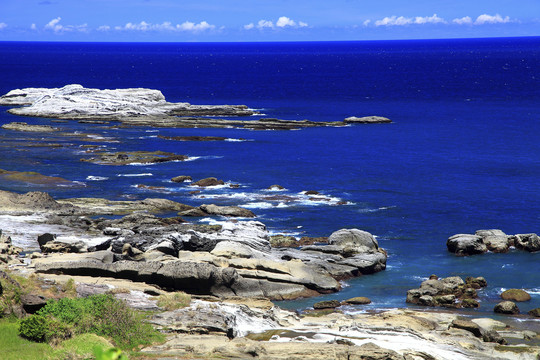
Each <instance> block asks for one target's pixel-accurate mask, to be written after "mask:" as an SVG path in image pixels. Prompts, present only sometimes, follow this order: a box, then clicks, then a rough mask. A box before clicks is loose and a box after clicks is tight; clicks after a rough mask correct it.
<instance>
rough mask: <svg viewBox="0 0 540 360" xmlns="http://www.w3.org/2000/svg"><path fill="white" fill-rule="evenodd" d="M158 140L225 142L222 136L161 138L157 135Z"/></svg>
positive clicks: (161, 136)
mask: <svg viewBox="0 0 540 360" xmlns="http://www.w3.org/2000/svg"><path fill="white" fill-rule="evenodd" d="M158 138H160V139H164V140H176V141H225V140H227V138H226V137H223V136H196V135H193V136H163V135H159V136H158Z"/></svg>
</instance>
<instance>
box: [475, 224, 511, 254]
mask: <svg viewBox="0 0 540 360" xmlns="http://www.w3.org/2000/svg"><path fill="white" fill-rule="evenodd" d="M475 235H477V236H480V237H481V238H482V242H483V243H484V244H485V245H486V247H487V249H488V250H489V251H492V252H495V253H505V252H508V249H509V247H510V239H509V237H508V235H506V234H505V233H504V232H502V231H501V230H498V229H491V230H478V231H476V233H475Z"/></svg>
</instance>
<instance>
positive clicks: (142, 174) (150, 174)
mask: <svg viewBox="0 0 540 360" xmlns="http://www.w3.org/2000/svg"><path fill="white" fill-rule="evenodd" d="M116 176H125V177H139V176H154V174H152V173H141V174H116Z"/></svg>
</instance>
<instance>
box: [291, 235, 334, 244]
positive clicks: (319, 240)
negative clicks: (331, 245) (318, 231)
mask: <svg viewBox="0 0 540 360" xmlns="http://www.w3.org/2000/svg"><path fill="white" fill-rule="evenodd" d="M298 244H299V245H300V246H306V245H314V244H328V237H326V236H321V237H308V236H302V237H301V238H300V240H299V241H298Z"/></svg>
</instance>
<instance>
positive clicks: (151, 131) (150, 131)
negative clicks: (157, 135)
mask: <svg viewBox="0 0 540 360" xmlns="http://www.w3.org/2000/svg"><path fill="white" fill-rule="evenodd" d="M145 132H148V133H153V132H159V130H146V131H145Z"/></svg>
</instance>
